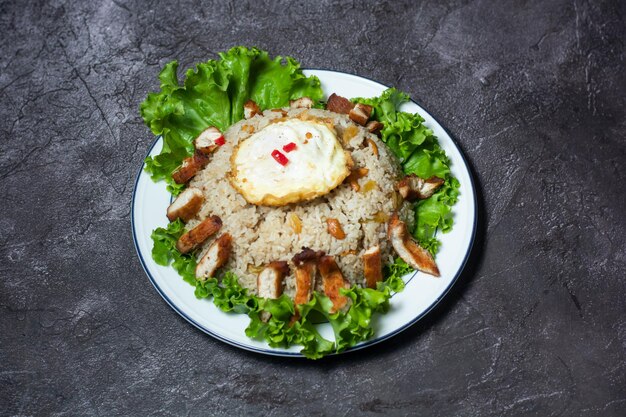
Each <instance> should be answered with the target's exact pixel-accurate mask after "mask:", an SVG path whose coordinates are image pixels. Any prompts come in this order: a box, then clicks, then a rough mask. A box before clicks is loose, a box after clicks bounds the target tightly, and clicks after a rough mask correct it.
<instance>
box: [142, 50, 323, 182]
mask: <svg viewBox="0 0 626 417" xmlns="http://www.w3.org/2000/svg"><path fill="white" fill-rule="evenodd" d="M219 57H220V59H219V60H209V61H207V62H205V63H201V64H198V65H196V67H195V68H193V69H189V70H187V72H186V73H185V79H184V81H183V83H182V85H181V84H180V83H179V81H178V75H177V72H178V62H177V61H172V62H170V63H168V64H166V65H165V67H164V68H163V70H162V71H161V73H160V74H159V80H160V89H161V90H160V91H159V92H157V93H150V94H148V97H147V98H146V100H144V102H143V103H141V106H140V112H141V116H142V117H143V120H144V122H145V123H146V125H147V126H148V127H149V128H150V130H151V131H152V133H154V134H155V135H161V136H162V137H163V149H162V150H161V153H160V154H159V155H157V156H155V157H148V158H147V159H146V168H145V169H146V172H148V173H149V174H150V176H151V177H152V179H153V180H155V181H160V180H164V181H166V182H167V184H168V190H169V191H170V192H172V193H173V194H178V193H179V192H180V191H181V190H182V188H183V186H182V185H179V184H176V183H175V182H174V181H173V180H172V172H174V170H175V169H176V168H177V167H178V166H179V165H180V164H181V162H182V160H183V159H184V158H186V157H188V156H189V155H191V154H192V153H193V140H194V139H195V138H196V137H197V136H198V135H199V134H200V132H202V131H203V130H204V129H206V128H207V127H208V126H216V127H217V128H219V129H220V130H222V131H224V130H226V129H227V128H228V127H229V126H231V125H232V124H234V123H236V122H238V121H239V120H241V119H242V118H243V104H244V103H245V102H246V101H247V100H248V99H251V100H254V101H255V102H256V103H257V104H258V105H259V107H260V108H261V109H262V110H265V109H270V108H277V107H284V106H287V105H288V104H289V100H294V99H297V98H300V97H303V96H307V97H310V98H311V99H313V100H314V101H319V100H321V99H322V97H323V92H322V89H321V86H320V81H319V79H318V78H317V77H306V76H305V75H304V74H303V73H302V70H301V69H300V64H299V63H298V62H297V61H296V60H294V59H293V58H290V57H281V56H277V57H275V58H274V59H271V58H270V57H269V55H268V53H267V52H266V51H262V50H259V49H257V48H246V47H243V46H237V47H234V48H232V49H230V50H229V51H228V52H222V53H220V54H219Z"/></svg>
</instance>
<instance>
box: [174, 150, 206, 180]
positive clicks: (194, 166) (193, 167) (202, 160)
mask: <svg viewBox="0 0 626 417" xmlns="http://www.w3.org/2000/svg"><path fill="white" fill-rule="evenodd" d="M208 163H209V158H208V157H207V156H206V155H205V154H203V153H202V152H200V151H198V150H196V152H195V153H194V154H193V156H190V157H189V158H185V159H183V163H182V165H181V166H179V167H178V168H177V169H176V171H174V172H173V173H172V178H173V179H174V181H175V182H176V183H177V184H186V183H188V182H189V180H190V179H192V178H193V177H194V175H196V174H197V173H198V171H200V170H201V169H202V168H204V167H205V166H206V165H207V164H208Z"/></svg>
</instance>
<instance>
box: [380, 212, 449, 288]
mask: <svg viewBox="0 0 626 417" xmlns="http://www.w3.org/2000/svg"><path fill="white" fill-rule="evenodd" d="M387 237H388V238H389V240H390V241H391V245H392V246H393V248H394V249H395V251H396V253H397V254H398V256H399V257H400V258H402V260H404V262H406V263H407V264H409V265H410V266H411V268H414V269H417V270H419V271H422V272H425V273H427V274H430V275H433V276H436V277H438V276H439V268H437V264H436V263H435V260H434V259H433V257H432V255H431V254H430V252H428V251H427V250H426V249H424V248H422V247H421V246H420V245H419V244H418V243H417V242H416V241H415V240H414V239H413V238H412V237H411V235H410V234H409V231H408V230H407V228H406V224H405V223H404V222H403V221H401V220H400V218H399V217H398V213H393V215H392V216H391V218H390V219H389V223H388V225H387Z"/></svg>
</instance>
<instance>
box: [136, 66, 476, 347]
mask: <svg viewBox="0 0 626 417" xmlns="http://www.w3.org/2000/svg"><path fill="white" fill-rule="evenodd" d="M302 70H303V71H323V72H328V73H336V74H342V75H348V76H350V77H356V78H361V79H365V80H368V81H370V82H373V83H375V84H378V85H379V86H380V87H382V88H384V89H388V88H392V87H388V86H386V85H385V84H383V83H381V82H379V81H377V80H375V79H372V78H369V77H365V76H362V75H356V74H351V73H349V72H344V71H338V70H333V69H328V68H314V67H307V68H302ZM409 101H410V102H412V103H413V104H415V105H416V106H418V107H419V108H420V109H422V110H423V111H424V112H425V113H427V114H428V115H429V116H430V117H432V119H433V120H434V121H435V122H436V123H437V124H438V125H439V126H440V127H441V128H442V129H443V130H444V131H445V132H446V134H447V135H448V137H449V138H450V140H451V141H452V144H453V145H454V147H455V148H456V149H457V151H458V152H459V155H461V159H462V161H463V163H464V164H465V168H466V169H467V173H468V177H469V180H470V184H469V185H470V188H471V190H472V193H471V197H472V199H473V202H474V216H473V217H474V218H473V223H472V233H471V236H470V242H469V245H468V247H467V250H466V253H465V255H464V257H463V261H462V262H461V266H460V268H459V269H458V271H457V272H456V274H455V275H454V277H453V278H452V280H450V283H449V284H448V286H447V287H446V288H445V289H444V291H443V292H442V293H441V294H440V295H439V296H438V297H437V298H436V299H435V300H434V301H433V302H432V303H431V304H430V305H429V306H428V307H427V308H426V309H425V310H424V311H422V312H421V313H420V314H418V315H416V316H415V317H414V318H413V319H412V320H411V321H409V322H408V323H406V324H404V325H403V326H401V327H398V328H397V329H395V330H394V331H392V332H390V333H388V334H386V335H384V336H379V337H377V338H375V339H371V340H366V341H364V342H363V343H360V344H358V345H356V346H352V347H350V348H347V349H346V350H344V351H342V352H339V353H336V352H333V353H330V354H329V355H326V356H335V355H340V354H343V353H348V352H354V351H357V350H361V349H365V348H367V347H370V346H373V345H375V344H378V343H381V342H384V341H385V340H388V339H390V338H392V337H394V336H396V335H398V334H400V333H402V332H403V331H404V330H406V329H408V328H409V327H411V326H413V325H414V324H415V323H417V322H418V321H420V320H421V319H422V318H423V317H424V316H426V315H427V314H428V313H430V312H431V311H432V310H433V309H434V308H435V307H436V306H437V305H438V304H439V303H440V302H441V300H442V299H443V298H445V297H446V295H448V293H449V292H450V290H451V289H452V287H453V286H454V284H455V283H456V282H457V280H458V279H459V277H460V276H461V275H462V273H463V271H464V270H465V267H466V266H467V261H468V260H469V257H470V255H471V253H472V250H473V248H474V243H475V240H476V230H477V226H478V199H477V194H476V182H475V180H474V174H473V172H472V170H471V166H470V164H469V163H468V160H467V158H466V156H465V153H464V152H463V150H462V149H461V147H460V146H459V144H458V143H457V141H456V139H455V138H454V136H452V135H451V134H450V132H448V129H446V128H445V127H444V125H442V124H441V123H440V122H439V120H437V118H435V117H434V116H433V115H432V114H430V113H429V112H428V111H427V110H426V109H425V108H424V107H423V106H421V105H420V104H419V103H418V102H417V101H416V100H414V99H413V98H409ZM160 139H161V136H160V135H159V136H157V137H155V138H154V139H153V141H152V144H151V145H150V147H149V148H148V150H147V152H146V155H145V156H144V158H143V160H142V163H141V166H140V167H139V169H138V171H137V174H136V176H135V183H134V186H133V193H132V197H131V201H130V206H131V207H130V219H131V232H132V235H133V245H134V246H135V252H137V256H138V257H139V262H140V263H141V267H142V268H143V270H144V272H145V274H146V275H147V276H148V280H149V281H150V282H151V283H152V286H153V287H154V288H155V289H156V291H157V292H158V293H159V295H161V298H163V300H164V301H165V302H166V303H167V304H168V305H169V306H170V307H171V308H172V309H173V310H174V311H176V312H177V313H178V314H179V315H180V316H181V317H182V318H183V319H185V320H186V321H187V322H188V323H190V324H191V325H193V326H194V327H196V328H197V329H198V330H200V331H202V332H203V333H205V334H208V335H209V336H212V337H214V338H215V339H217V340H219V341H221V342H224V343H227V344H229V345H231V346H234V347H237V348H240V349H243V350H247V351H249V352H255V353H261V354H264V355H271V356H279V357H295V358H305V356H304V355H303V354H301V353H300V352H287V351H284V350H282V351H281V350H270V349H263V348H257V347H253V346H248V345H244V344H241V343H239V342H237V341H235V340H232V339H229V338H227V337H224V336H222V335H219V334H217V333H216V332H213V331H212V330H210V329H207V328H206V327H204V326H202V325H201V324H199V323H197V322H196V321H195V320H194V319H192V318H191V317H189V316H188V315H187V314H186V313H185V312H184V311H182V310H181V309H180V308H179V307H178V306H177V305H176V304H174V303H173V302H172V300H170V298H169V297H168V296H167V294H165V293H164V292H163V290H162V289H161V288H160V287H159V286H158V284H157V283H156V280H155V279H154V277H153V276H152V274H151V273H150V271H149V270H148V267H147V264H146V261H145V259H144V256H143V254H142V253H141V251H140V249H139V244H138V242H137V231H136V227H135V199H136V194H137V185H138V183H139V179H140V177H141V174H142V172H143V171H144V168H145V164H146V163H145V159H146V158H147V157H148V155H150V153H151V152H152V149H154V147H155V146H156V144H157V143H158V142H159V140H160ZM416 273H417V271H415V272H414V274H413V276H412V277H411V278H409V280H411V279H413V277H414V276H415V274H416Z"/></svg>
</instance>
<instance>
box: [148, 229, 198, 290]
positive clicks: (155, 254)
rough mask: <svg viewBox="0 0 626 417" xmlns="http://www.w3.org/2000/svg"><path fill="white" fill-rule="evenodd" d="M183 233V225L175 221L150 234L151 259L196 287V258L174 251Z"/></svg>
mask: <svg viewBox="0 0 626 417" xmlns="http://www.w3.org/2000/svg"><path fill="white" fill-rule="evenodd" d="M184 232H185V224H184V223H183V222H182V221H181V220H180V219H177V220H176V221H174V222H172V223H170V224H168V225H167V228H163V227H159V228H157V229H155V230H154V231H153V232H152V235H151V237H152V241H153V243H154V244H153V246H152V259H154V261H155V262H156V263H157V264H159V265H162V266H168V265H170V263H171V264H172V267H173V268H174V269H175V270H176V272H178V274H179V275H180V276H181V277H183V279H184V280H185V281H186V282H188V283H189V284H191V285H196V258H195V256H193V255H192V254H184V255H183V254H182V253H180V252H179V251H178V249H176V241H177V240H178V238H179V237H180V236H181V235H182V234H183V233H184Z"/></svg>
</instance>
